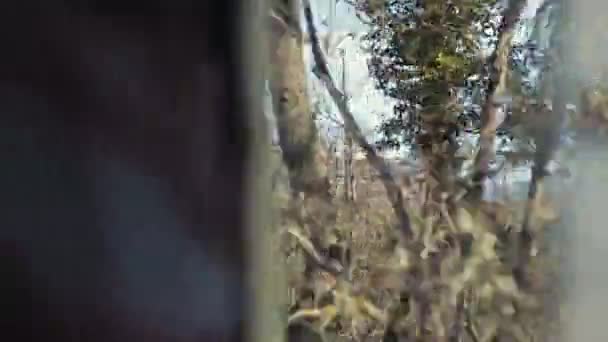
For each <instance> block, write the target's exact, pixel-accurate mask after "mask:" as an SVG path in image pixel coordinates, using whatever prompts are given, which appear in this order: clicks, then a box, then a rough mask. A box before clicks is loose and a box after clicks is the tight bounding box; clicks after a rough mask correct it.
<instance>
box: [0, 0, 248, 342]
mask: <svg viewBox="0 0 608 342" xmlns="http://www.w3.org/2000/svg"><path fill="white" fill-rule="evenodd" d="M74 3H76V2H74ZM239 3H240V1H196V2H192V3H187V2H184V1H181V2H180V1H173V2H168V1H164V2H162V3H161V2H154V1H153V2H143V3H140V4H139V5H140V6H142V7H141V9H140V11H136V10H135V9H136V8H138V7H135V6H131V5H134V3H131V2H130V1H127V2H120V3H118V2H117V1H109V2H104V3H103V6H102V5H100V4H101V2H99V3H97V2H84V3H82V2H81V3H78V4H77V5H72V4H65V3H62V2H59V1H55V0H49V1H46V2H43V3H42V2H41V3H40V4H38V3H36V4H34V3H28V2H27V1H26V2H24V3H22V2H19V5H14V7H15V8H12V7H11V8H8V7H10V6H4V7H6V8H4V10H3V11H2V12H0V13H2V14H0V16H2V18H0V26H1V28H0V35H1V37H0V41H1V42H2V52H1V53H0V68H1V72H0V112H1V113H2V114H1V115H2V116H1V117H2V123H1V124H0V131H1V133H0V149H1V153H0V156H1V157H2V163H3V164H2V167H0V197H1V200H0V201H1V205H0V208H1V209H0V210H1V212H0V232H1V233H0V251H1V252H2V259H1V262H0V267H1V269H0V272H1V273H2V274H3V275H4V277H3V281H2V291H1V292H0V295H1V296H2V310H3V314H4V317H3V318H2V321H3V323H4V324H6V327H5V328H3V329H2V333H3V334H5V335H6V336H5V338H3V339H6V340H9V339H10V340H12V341H87V342H95V341H121V342H122V341H147V342H152V341H239V340H243V339H244V332H243V329H244V321H245V310H244V308H245V307H244V298H243V297H244V295H243V293H244V291H243V290H244V267H245V266H244V265H245V264H244V248H243V247H244V245H243V243H244V223H245V220H244V214H243V209H244V202H245V200H246V197H245V194H246V192H245V182H244V177H245V176H246V172H245V171H246V163H247V162H248V149H247V148H248V147H247V142H248V139H249V135H250V127H249V126H248V121H247V120H246V118H247V113H246V108H247V104H246V96H245V90H244V88H245V87H246V86H245V84H246V82H244V79H243V77H242V75H243V65H242V58H241V54H242V51H241V50H242V47H241V46H242V45H241V44H239V36H238V35H239V30H240V26H239V23H240V22H239V20H240V15H239V8H240V7H239V5H240V4H239ZM121 8H122V11H121ZM135 12H137V13H140V14H137V15H135V14H129V13H135ZM117 13H121V15H115V14H117Z"/></svg>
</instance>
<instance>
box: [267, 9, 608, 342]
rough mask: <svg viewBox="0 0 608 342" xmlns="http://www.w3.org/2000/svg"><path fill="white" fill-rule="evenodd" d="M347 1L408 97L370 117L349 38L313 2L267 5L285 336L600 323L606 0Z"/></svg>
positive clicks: (457, 333)
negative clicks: (351, 75) (328, 27)
mask: <svg viewBox="0 0 608 342" xmlns="http://www.w3.org/2000/svg"><path fill="white" fill-rule="evenodd" d="M343 1H344V0H343ZM348 1H349V2H348V4H349V5H350V6H353V9H354V11H355V12H356V14H357V16H358V17H359V18H360V20H361V21H362V22H363V23H364V24H365V25H366V26H367V28H368V33H367V34H366V35H364V36H362V37H360V41H361V44H362V46H363V47H364V49H366V50H367V51H368V52H369V55H370V58H369V60H368V65H367V66H368V71H369V75H370V77H372V79H373V80H374V82H375V85H376V86H377V89H378V90H379V91H381V92H382V93H383V94H384V95H385V96H387V97H389V98H390V99H391V101H392V103H394V108H393V110H392V112H390V113H386V115H384V116H383V117H382V120H381V122H380V124H379V125H378V127H377V128H376V131H375V132H368V131H365V130H363V129H362V128H361V127H360V126H359V125H358V123H357V120H355V116H354V115H353V111H354V110H356V111H357V112H362V111H365V108H352V101H351V99H350V98H349V96H348V94H345V92H344V90H345V87H344V84H346V82H345V81H344V77H345V75H344V72H342V73H341V74H340V73H338V74H336V73H335V72H334V70H331V69H330V68H329V63H328V58H327V56H328V55H332V54H335V53H336V51H334V50H335V45H336V41H339V40H340V39H342V38H343V37H342V38H341V37H335V36H332V34H324V35H323V36H320V35H319V34H318V31H317V28H318V27H319V26H320V25H324V23H323V22H321V23H319V22H318V21H319V18H318V16H315V15H314V11H315V8H314V7H312V6H311V4H310V3H309V0H301V1H296V0H273V1H272V2H271V4H272V5H271V7H272V8H271V10H270V13H269V15H268V29H269V39H268V43H269V49H268V51H269V56H268V58H269V61H268V66H267V70H266V80H267V83H268V89H269V93H270V96H271V102H272V106H271V110H270V111H269V116H271V117H272V118H273V121H274V122H275V124H276V136H275V139H273V141H272V142H271V143H269V144H268V145H269V150H270V151H271V152H270V153H271V163H269V166H270V167H271V168H272V188H273V206H274V208H275V210H274V213H275V215H274V218H273V222H272V225H271V228H270V236H271V237H272V239H273V243H272V244H271V245H272V246H274V247H276V250H274V251H273V253H276V254H274V255H275V259H274V260H282V261H284V262H281V263H276V270H275V271H276V272H274V274H275V275H276V276H275V277H273V278H272V281H273V282H275V283H276V284H275V286H277V287H276V288H277V289H279V291H280V292H279V293H284V296H280V298H279V300H280V301H281V303H282V305H281V309H280V310H279V311H280V312H278V313H277V315H276V317H284V315H285V312H286V313H287V316H288V318H287V325H288V326H289V329H288V331H289V333H288V338H289V340H294V341H296V340H311V339H312V340H314V339H317V340H318V339H323V340H327V341H333V340H344V341H351V340H354V341H380V340H382V341H487V342H490V341H556V340H567V341H568V340H574V339H576V340H578V339H582V340H587V341H590V340H601V335H597V336H595V337H594V336H591V335H590V334H592V333H593V331H598V330H593V328H590V327H592V325H589V324H593V323H589V322H591V321H592V319H590V318H589V317H590V315H591V314H590V313H591V312H592V311H593V310H595V309H592V308H591V306H593V300H592V299H591V300H590V299H589V298H593V297H585V298H583V299H580V298H579V297H577V295H580V293H582V292H585V293H589V292H588V291H582V290H580V289H582V288H583V287H584V286H587V288H590V287H589V286H597V284H599V282H600V281H599V280H598V281H596V282H595V284H590V283H588V282H587V283H586V282H585V281H581V280H580V279H589V278H593V277H592V276H591V274H594V273H593V272H591V271H589V270H591V269H594V270H596V271H597V272H601V270H602V268H601V267H599V268H598V267H596V266H593V265H591V264H588V262H589V261H593V260H597V258H601V255H602V254H601V253H599V254H598V253H596V254H597V255H591V254H593V253H592V252H589V253H587V254H585V255H582V254H581V253H580V252H578V251H580V250H581V248H580V246H581V245H587V246H589V242H591V241H593V240H596V239H597V237H598V236H600V235H595V236H594V237H592V235H591V233H590V232H595V231H596V230H598V231H599V230H601V228H602V227H601V224H598V222H601V220H595V221H594V220H591V214H589V212H591V211H593V213H594V215H595V216H596V217H600V216H601V213H598V211H600V212H601V209H598V208H595V207H594V206H593V205H591V203H598V199H600V198H602V196H604V193H603V192H602V191H601V187H598V184H603V183H604V182H602V181H601V177H603V172H604V171H603V170H604V167H603V164H602V157H603V154H604V153H603V151H604V150H605V149H604V148H602V146H603V145H602V144H603V142H604V140H605V136H606V133H607V131H606V128H607V127H608V126H607V125H606V123H608V96H607V95H608V77H607V76H608V74H607V73H606V70H608V69H607V68H606V64H605V62H604V58H602V57H601V56H605V51H603V49H604V46H605V44H602V43H601V40H602V39H605V33H604V32H603V31H604V30H603V20H602V19H603V17H602V15H601V14H599V13H601V11H593V10H590V8H591V5H593V4H595V2H592V1H586V2H585V1H583V2H577V3H576V7H574V6H573V3H572V2H567V1H565V0H545V1H544V2H542V3H540V4H538V6H537V8H536V11H535V13H534V15H531V16H528V17H526V18H525V19H522V12H523V11H524V10H525V9H526V8H528V7H529V4H528V3H527V2H526V1H525V0H510V1H496V0H451V1H445V0H418V1H414V0H411V1H403V0H348ZM595 5H597V4H595ZM604 6H605V5H604ZM325 24H327V23H325ZM522 29H523V30H524V31H527V32H526V33H527V34H526V35H524V38H525V39H520V38H518V39H514V36H515V35H516V33H517V32H521V31H522ZM351 38H353V37H351ZM357 39H358V38H357ZM338 53H339V51H338ZM306 56H310V57H311V61H310V63H311V64H312V70H311V68H309V67H308V65H307V61H306ZM311 78H313V79H314V80H311ZM311 84H313V85H314V84H316V85H317V86H314V87H311ZM370 115H371V113H370ZM328 125H330V126H331V127H333V130H332V132H334V134H325V132H327V127H328ZM336 132H337V133H336ZM513 170H520V171H522V170H523V173H524V174H529V177H525V176H524V177H519V178H515V176H514V173H513ZM584 198H587V200H588V201H589V202H588V203H590V204H589V205H586V206H584V208H581V206H580V205H579V204H580V203H581V201H582V200H583V199H584ZM595 209H598V210H595ZM598 215H599V216H598ZM581 237H582V238H581ZM577 246H579V247H577ZM599 249H601V246H599V247H597V248H596V249H591V248H589V251H591V250H593V251H597V250H599ZM581 255H582V256H581ZM579 256H580V257H579ZM581 270H584V272H586V273H585V274H586V275H587V276H584V275H582V274H583V273H584V272H583V273H581ZM600 278H602V277H598V278H597V279H600ZM574 280H578V281H574ZM573 281H574V282H575V283H576V284H578V285H577V286H579V287H578V289H579V290H576V291H574V290H572V289H574V288H576V287H573V285H572V284H573ZM585 284H586V285H585ZM573 298H574V299H573ZM581 298H582V297H581ZM584 303H589V304H584ZM585 305H587V306H585ZM596 306H597V305H596ZM581 308H582V309H581ZM581 310H582V311H581ZM591 316H593V318H596V319H597V318H599V317H600V316H599V315H595V314H594V315H591ZM575 318H576V319H575ZM277 319H278V320H279V321H281V322H282V318H277ZM583 320H585V321H584V322H583ZM581 322H583V323H581ZM597 323H598V324H601V320H597ZM281 324H284V323H281ZM581 324H587V328H584V329H583V328H581ZM581 331H585V332H586V333H587V335H586V337H584V338H583V337H582V335H580V332H581ZM573 332H576V333H575V335H574V337H572V336H571V334H573ZM277 334H279V333H277ZM305 336H307V337H305ZM566 336H568V337H566Z"/></svg>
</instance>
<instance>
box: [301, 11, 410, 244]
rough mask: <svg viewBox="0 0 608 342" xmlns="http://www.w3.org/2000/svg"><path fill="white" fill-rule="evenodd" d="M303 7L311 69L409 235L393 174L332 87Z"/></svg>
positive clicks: (403, 231) (309, 19) (308, 16)
mask: <svg viewBox="0 0 608 342" xmlns="http://www.w3.org/2000/svg"><path fill="white" fill-rule="evenodd" d="M302 4H303V7H304V16H305V18H306V28H307V31H308V34H309V36H310V38H311V48H312V54H313V58H314V63H315V66H314V68H313V72H314V73H315V75H316V76H317V77H318V78H319V79H320V80H321V81H322V82H323V84H324V85H325V87H326V88H327V90H328V92H329V94H330V96H331V97H332V99H333V101H334V102H335V103H336V105H337V107H338V109H339V111H340V114H341V115H342V119H343V120H344V125H345V129H346V130H347V131H348V132H349V133H350V134H351V135H352V137H353V139H354V141H355V142H356V143H357V144H358V145H359V146H360V147H361V148H362V149H363V150H364V151H365V154H366V157H367V160H368V161H369V163H370V164H371V165H372V167H374V168H375V169H376V170H377V171H378V172H379V173H380V175H381V180H382V184H383V185H384V188H385V189H386V192H387V194H388V197H389V200H390V202H391V205H392V207H393V210H394V212H395V215H396V216H397V219H398V220H399V224H400V229H401V231H402V233H403V234H404V235H405V236H406V237H411V236H412V229H411V223H410V218H409V215H408V213H407V212H406V210H405V207H404V201H403V195H402V193H401V190H400V188H399V186H398V185H397V183H396V182H395V179H394V178H393V175H392V174H391V171H390V168H389V167H388V165H387V163H386V161H385V160H384V158H382V157H381V156H379V155H378V154H377V153H376V151H375V149H374V147H373V146H372V145H371V144H370V143H369V142H368V141H367V139H366V138H365V136H364V135H363V133H362V131H361V128H360V127H359V125H358V124H357V122H356V121H355V118H354V116H353V114H352V112H351V111H350V109H349V107H348V103H347V99H346V97H345V96H344V94H343V93H342V92H341V91H340V90H339V89H338V88H337V87H336V84H335V82H334V80H333V79H332V77H331V74H330V72H329V68H328V66H327V60H326V59H325V55H324V54H323V51H322V50H321V45H320V43H319V38H318V36H317V30H316V27H315V25H314V22H313V14H312V9H311V7H310V1H309V0H303V1H302Z"/></svg>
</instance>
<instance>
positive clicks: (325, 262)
mask: <svg viewBox="0 0 608 342" xmlns="http://www.w3.org/2000/svg"><path fill="white" fill-rule="evenodd" d="M287 232H288V233H289V234H291V235H292V236H293V237H295V238H296V240H297V241H298V243H299V244H300V246H301V247H302V249H303V250H304V251H305V252H306V255H308V257H309V258H311V259H312V261H313V262H314V263H315V264H316V265H317V266H319V267H320V268H321V269H323V270H324V271H327V272H329V273H331V274H332V275H334V276H338V275H340V274H341V273H342V272H343V271H344V267H343V266H342V265H340V264H339V263H338V262H335V260H330V259H329V258H326V257H325V256H323V255H322V254H321V253H319V252H318V251H317V249H316V248H315V246H314V245H313V243H312V242H311V241H310V240H309V239H308V238H306V237H305V236H304V235H302V234H301V233H300V232H299V231H298V230H297V229H296V228H293V227H290V228H288V229H287ZM332 261H334V262H332Z"/></svg>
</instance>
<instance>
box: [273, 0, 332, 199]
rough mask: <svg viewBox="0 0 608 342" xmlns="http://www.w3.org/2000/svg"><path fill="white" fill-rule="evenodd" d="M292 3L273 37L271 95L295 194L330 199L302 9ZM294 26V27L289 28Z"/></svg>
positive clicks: (277, 19)
mask: <svg viewBox="0 0 608 342" xmlns="http://www.w3.org/2000/svg"><path fill="white" fill-rule="evenodd" d="M296 3H297V1H290V3H289V7H290V9H289V11H290V12H289V14H288V15H287V16H288V17H283V18H280V17H274V18H272V19H273V22H272V27H271V33H270V42H271V43H270V44H271V46H270V70H269V71H270V75H269V78H270V91H271V94H272V98H273V107H274V114H275V116H276V118H277V126H278V131H279V144H280V146H281V149H282V150H283V158H284V161H285V164H286V166H287V168H288V170H289V173H290V182H291V187H292V190H293V191H294V192H295V193H299V192H304V193H306V194H308V195H312V194H314V195H315V196H320V197H323V198H324V199H327V198H328V196H329V182H328V178H327V166H326V163H325V159H326V158H327V156H326V153H325V151H323V149H322V146H321V144H320V142H319V139H318V138H317V136H318V133H317V128H316V126H315V122H314V120H313V116H312V112H311V101H310V99H309V97H308V91H307V84H306V81H307V77H306V66H305V64H304V55H303V50H302V47H303V40H302V33H301V30H300V29H299V23H298V22H297V19H293V18H298V17H299V6H298V5H296ZM287 23H293V24H287Z"/></svg>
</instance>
